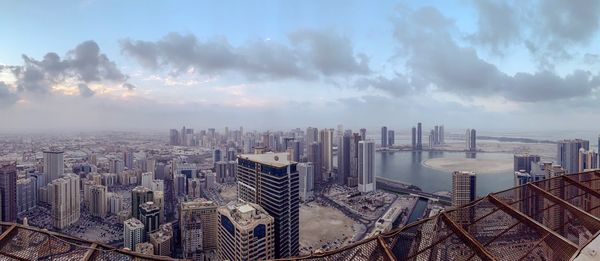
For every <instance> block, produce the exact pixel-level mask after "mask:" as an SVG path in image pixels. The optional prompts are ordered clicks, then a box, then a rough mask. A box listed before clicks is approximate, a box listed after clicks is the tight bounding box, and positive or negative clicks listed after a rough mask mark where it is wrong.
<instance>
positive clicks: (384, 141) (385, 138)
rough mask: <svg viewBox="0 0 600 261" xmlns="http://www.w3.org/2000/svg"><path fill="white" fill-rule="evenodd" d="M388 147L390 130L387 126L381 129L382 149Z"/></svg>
mask: <svg viewBox="0 0 600 261" xmlns="http://www.w3.org/2000/svg"><path fill="white" fill-rule="evenodd" d="M387 146H388V130H387V127H386V126H383V127H381V147H382V148H385V147H387Z"/></svg>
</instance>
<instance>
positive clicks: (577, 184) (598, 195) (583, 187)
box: [560, 176, 600, 199]
mask: <svg viewBox="0 0 600 261" xmlns="http://www.w3.org/2000/svg"><path fill="white" fill-rule="evenodd" d="M560 177H561V178H562V179H564V180H565V181H567V182H569V183H571V184H573V185H574V186H575V187H577V188H579V189H581V190H583V191H585V192H587V193H588V194H591V195H592V196H594V197H596V198H598V199H600V192H598V191H595V190H593V189H592V188H590V187H588V186H586V185H583V184H582V183H581V182H579V181H577V180H575V179H573V178H571V177H569V176H560Z"/></svg>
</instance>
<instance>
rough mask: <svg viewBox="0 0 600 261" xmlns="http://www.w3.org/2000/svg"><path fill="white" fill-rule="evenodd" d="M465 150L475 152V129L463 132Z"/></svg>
mask: <svg viewBox="0 0 600 261" xmlns="http://www.w3.org/2000/svg"><path fill="white" fill-rule="evenodd" d="M465 150H466V151H477V131H476V130H475V129H467V131H466V132H465Z"/></svg>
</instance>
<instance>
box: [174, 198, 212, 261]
mask: <svg viewBox="0 0 600 261" xmlns="http://www.w3.org/2000/svg"><path fill="white" fill-rule="evenodd" d="M217 219H218V217H217V204H216V203H214V202H212V201H208V200H206V199H202V198H199V199H195V200H193V201H187V202H181V204H180V205H179V230H180V235H181V245H182V248H183V256H184V258H190V259H194V258H196V257H198V256H200V255H201V254H203V252H205V251H213V250H216V249H217Z"/></svg>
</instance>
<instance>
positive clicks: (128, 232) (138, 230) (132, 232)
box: [123, 218, 145, 250]
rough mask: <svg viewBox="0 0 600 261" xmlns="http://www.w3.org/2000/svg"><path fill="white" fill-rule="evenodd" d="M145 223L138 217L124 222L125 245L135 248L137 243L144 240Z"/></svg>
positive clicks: (131, 248)
mask: <svg viewBox="0 0 600 261" xmlns="http://www.w3.org/2000/svg"><path fill="white" fill-rule="evenodd" d="M144 235H145V232H144V224H143V223H142V221H139V220H138V219H136V218H130V219H128V220H125V222H123V247H125V248H129V249H130V250H134V248H135V245H137V244H139V243H142V242H144V237H145V236H144Z"/></svg>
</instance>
